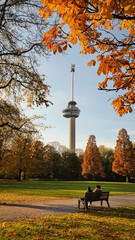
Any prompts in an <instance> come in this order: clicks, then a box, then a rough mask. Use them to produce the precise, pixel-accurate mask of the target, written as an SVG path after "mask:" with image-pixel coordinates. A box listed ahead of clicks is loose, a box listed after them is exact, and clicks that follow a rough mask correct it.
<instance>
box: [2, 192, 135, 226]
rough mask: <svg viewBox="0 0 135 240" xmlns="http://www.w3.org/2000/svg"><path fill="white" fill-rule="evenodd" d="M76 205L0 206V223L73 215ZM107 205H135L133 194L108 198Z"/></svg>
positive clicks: (55, 202) (70, 202) (54, 202)
mask: <svg viewBox="0 0 135 240" xmlns="http://www.w3.org/2000/svg"><path fill="white" fill-rule="evenodd" d="M77 203H78V199H60V200H46V201H40V202H30V203H18V204H17V203H16V204H0V222H7V221H15V220H20V219H28V218H30V217H44V216H47V215H57V214H65V213H74V212H77ZM109 203H110V206H111V207H124V206H132V205H135V194H128V195H119V196H110V197H109ZM99 205H100V203H99V202H94V203H93V207H94V206H95V207H96V206H99ZM103 206H104V207H107V204H106V202H103Z"/></svg>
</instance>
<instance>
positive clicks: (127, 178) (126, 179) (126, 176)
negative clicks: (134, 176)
mask: <svg viewBox="0 0 135 240" xmlns="http://www.w3.org/2000/svg"><path fill="white" fill-rule="evenodd" d="M126 182H127V183H128V175H126Z"/></svg>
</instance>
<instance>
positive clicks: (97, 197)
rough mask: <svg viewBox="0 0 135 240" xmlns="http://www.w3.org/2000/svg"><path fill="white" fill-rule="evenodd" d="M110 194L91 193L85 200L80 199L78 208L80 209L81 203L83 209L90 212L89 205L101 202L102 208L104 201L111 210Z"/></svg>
mask: <svg viewBox="0 0 135 240" xmlns="http://www.w3.org/2000/svg"><path fill="white" fill-rule="evenodd" d="M108 199H109V192H99V191H97V192H89V193H86V194H85V198H84V199H79V200H78V208H79V209H80V203H82V204H83V208H85V210H88V203H90V204H91V203H92V202H97V201H100V202H101V206H102V204H103V201H106V203H107V205H108V207H109V208H110V204H109V201H108Z"/></svg>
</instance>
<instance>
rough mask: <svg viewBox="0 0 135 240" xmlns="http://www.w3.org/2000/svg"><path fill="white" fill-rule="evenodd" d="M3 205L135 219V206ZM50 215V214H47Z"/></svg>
mask: <svg viewBox="0 0 135 240" xmlns="http://www.w3.org/2000/svg"><path fill="white" fill-rule="evenodd" d="M0 205H2V206H5V207H6V206H8V207H19V208H20V207H21V208H29V209H33V210H34V209H35V210H36V209H37V210H42V211H46V212H49V211H51V212H57V214H58V213H63V214H64V213H84V214H89V215H92V216H99V217H119V218H128V219H135V207H119V208H107V207H96V206H94V207H90V208H89V209H88V211H85V210H84V209H77V208H75V207H74V206H65V205H60V206H57V205H53V204H51V205H49V204H48V205H47V206H44V205H42V206H38V205H30V204H15V203H0ZM46 215H48V214H46Z"/></svg>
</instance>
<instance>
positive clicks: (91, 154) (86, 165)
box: [82, 135, 104, 179]
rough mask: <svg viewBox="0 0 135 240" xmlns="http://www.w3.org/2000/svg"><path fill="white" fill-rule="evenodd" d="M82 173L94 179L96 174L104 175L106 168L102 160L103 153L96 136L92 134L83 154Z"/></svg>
mask: <svg viewBox="0 0 135 240" xmlns="http://www.w3.org/2000/svg"><path fill="white" fill-rule="evenodd" d="M82 175H83V176H84V177H85V178H87V179H89V177H90V176H92V178H93V179H94V178H95V176H97V175H98V176H101V177H104V169H103V166H102V161H101V154H100V152H99V148H98V147H97V145H96V138H95V136H94V135H90V136H89V139H88V142H87V146H86V149H85V152H84V156H83V163H82Z"/></svg>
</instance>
